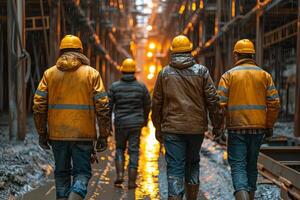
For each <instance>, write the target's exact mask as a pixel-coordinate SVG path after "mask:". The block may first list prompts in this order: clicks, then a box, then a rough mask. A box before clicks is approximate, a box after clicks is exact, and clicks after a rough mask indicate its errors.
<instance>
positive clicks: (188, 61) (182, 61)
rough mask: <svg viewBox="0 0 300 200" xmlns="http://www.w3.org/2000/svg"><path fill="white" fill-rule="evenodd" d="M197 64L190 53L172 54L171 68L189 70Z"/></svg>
mask: <svg viewBox="0 0 300 200" xmlns="http://www.w3.org/2000/svg"><path fill="white" fill-rule="evenodd" d="M194 64H196V62H195V59H194V57H193V56H192V54H191V53H190V52H189V53H176V54H171V62H170V66H171V67H174V68H177V69H185V68H189V67H191V66H193V65H194Z"/></svg>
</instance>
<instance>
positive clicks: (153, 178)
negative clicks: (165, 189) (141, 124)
mask: <svg viewBox="0 0 300 200" xmlns="http://www.w3.org/2000/svg"><path fill="white" fill-rule="evenodd" d="M159 153H160V144H159V143H158V142H157V140H156V139H155V128H154V126H153V124H152V122H151V121H150V122H149V123H148V127H147V128H144V129H143V130H142V134H141V144H140V161H139V182H138V185H139V187H138V188H137V189H136V192H135V196H136V199H159V185H158V184H159V183H158V174H159V170H158V158H159Z"/></svg>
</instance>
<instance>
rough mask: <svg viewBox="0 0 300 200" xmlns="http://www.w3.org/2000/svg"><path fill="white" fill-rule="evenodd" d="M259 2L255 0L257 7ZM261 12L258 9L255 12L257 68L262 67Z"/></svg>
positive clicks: (262, 32) (262, 34)
mask: <svg viewBox="0 0 300 200" xmlns="http://www.w3.org/2000/svg"><path fill="white" fill-rule="evenodd" d="M260 2H261V0H257V5H260ZM263 12H264V11H263V10H262V9H258V11H257V12H256V62H257V64H258V65H259V66H261V67H262V65H263V58H264V56H263V53H264V49H263V37H264V22H263Z"/></svg>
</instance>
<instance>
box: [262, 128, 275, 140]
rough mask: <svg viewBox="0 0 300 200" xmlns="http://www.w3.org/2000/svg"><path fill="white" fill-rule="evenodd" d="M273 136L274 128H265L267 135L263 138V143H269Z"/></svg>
mask: <svg viewBox="0 0 300 200" xmlns="http://www.w3.org/2000/svg"><path fill="white" fill-rule="evenodd" d="M272 136H273V128H267V129H266V130H265V137H264V139H263V143H269V141H270V139H271V138H272Z"/></svg>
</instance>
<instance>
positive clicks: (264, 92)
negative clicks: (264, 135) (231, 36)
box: [218, 59, 280, 129]
mask: <svg viewBox="0 0 300 200" xmlns="http://www.w3.org/2000/svg"><path fill="white" fill-rule="evenodd" d="M239 63H241V64H239V65H238V66H236V67H234V68H232V69H231V70H229V71H227V72H226V73H225V74H223V75H222V77H221V80H220V83H219V87H218V95H219V98H220V106H221V107H222V108H225V109H226V111H227V112H226V125H227V129H265V128H273V125H274V123H275V121H276V119H277V116H278V113H279V108H280V100H279V96H278V92H277V90H276V88H275V86H274V83H273V80H272V77H271V75H270V74H269V73H267V72H266V71H264V70H263V69H261V68H259V67H258V66H256V64H255V62H254V61H252V60H248V59H247V60H243V61H242V62H239Z"/></svg>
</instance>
